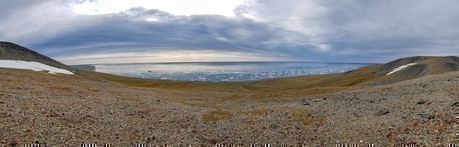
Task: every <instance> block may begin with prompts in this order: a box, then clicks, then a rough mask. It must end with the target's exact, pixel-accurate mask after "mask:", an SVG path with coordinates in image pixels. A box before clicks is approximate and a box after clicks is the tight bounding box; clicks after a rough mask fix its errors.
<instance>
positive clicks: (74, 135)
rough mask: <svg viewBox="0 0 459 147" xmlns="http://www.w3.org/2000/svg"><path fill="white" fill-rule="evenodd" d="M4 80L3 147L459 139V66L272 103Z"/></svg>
mask: <svg viewBox="0 0 459 147" xmlns="http://www.w3.org/2000/svg"><path fill="white" fill-rule="evenodd" d="M0 87H1V88H0V124H1V125H0V145H1V144H5V145H21V144H24V143H40V144H48V145H49V146H79V144H81V143H96V144H103V143H110V144H112V146H128V145H133V144H136V143H143V144H154V145H162V144H169V145H187V144H188V145H212V144H216V143H219V144H262V143H263V144H264V143H269V144H273V145H280V144H287V145H300V144H304V145H307V146H334V145H336V144H353V143H354V144H360V145H362V146H366V145H367V144H370V143H372V144H375V145H377V146H392V145H399V144H402V143H405V144H408V143H411V144H416V145H418V146H445V145H447V144H448V143H459V139H458V137H457V136H454V131H455V129H456V128H454V124H456V123H457V120H455V112H457V111H459V106H458V102H459V72H450V73H446V74H441V75H434V76H427V77H422V78H418V79H414V80H409V81H404V82H400V83H396V84H392V85H385V86H373V87H370V86H367V87H355V88H352V89H351V90H346V91H341V92H337V93H330V94H324V95H314V96H305V97H297V98H289V99H282V98H279V100H276V99H275V98H272V99H274V100H271V101H262V100H250V99H224V98H219V97H218V95H219V93H218V92H206V91H181V90H160V89H146V88H131V87H127V86H123V85H119V84H115V83H110V82H103V81H95V80H90V79H87V78H84V77H80V76H72V75H51V74H47V73H44V72H32V71H24V70H12V69H0Z"/></svg>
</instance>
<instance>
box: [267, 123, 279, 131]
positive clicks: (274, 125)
mask: <svg viewBox="0 0 459 147" xmlns="http://www.w3.org/2000/svg"><path fill="white" fill-rule="evenodd" d="M269 128H271V129H273V130H275V129H277V128H279V126H278V125H276V124H270V125H269Z"/></svg>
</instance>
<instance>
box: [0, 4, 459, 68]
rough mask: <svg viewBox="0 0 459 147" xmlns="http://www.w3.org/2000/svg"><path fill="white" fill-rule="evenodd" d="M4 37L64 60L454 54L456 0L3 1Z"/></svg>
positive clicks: (457, 49) (458, 34)
mask: <svg viewBox="0 0 459 147" xmlns="http://www.w3.org/2000/svg"><path fill="white" fill-rule="evenodd" d="M0 40H1V41H9V42H14V43H17V44H20V45H22V46H25V47H27V48H30V49H32V50H35V51H37V52H39V53H42V54H44V55H47V56H50V57H52V58H54V59H57V60H58V61H61V62H63V63H66V64H97V63H139V62H226V61H308V62H352V63H384V62H388V61H391V60H395V59H398V58H401V57H408V56H419V55H423V56H424V55H429V56H459V1H457V0H435V1H433V0H339V1H337V0H0Z"/></svg>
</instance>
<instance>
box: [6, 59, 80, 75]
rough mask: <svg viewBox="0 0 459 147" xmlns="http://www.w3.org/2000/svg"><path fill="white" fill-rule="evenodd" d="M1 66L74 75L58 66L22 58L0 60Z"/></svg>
mask: <svg viewBox="0 0 459 147" xmlns="http://www.w3.org/2000/svg"><path fill="white" fill-rule="evenodd" d="M0 67H2V68H15V69H29V70H33V71H48V73H50V74H56V73H61V74H69V75H73V73H72V72H70V71H68V70H64V69H60V68H56V67H52V66H49V65H46V64H43V63H39V62H27V61H20V60H0Z"/></svg>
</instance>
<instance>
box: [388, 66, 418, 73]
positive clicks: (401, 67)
mask: <svg viewBox="0 0 459 147" xmlns="http://www.w3.org/2000/svg"><path fill="white" fill-rule="evenodd" d="M416 64H418V63H410V64H406V65H402V66H400V67H397V68H396V69H393V70H392V71H391V72H389V73H387V74H386V75H390V74H393V73H395V72H397V71H400V70H402V69H405V68H407V67H410V66H412V65H416Z"/></svg>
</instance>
